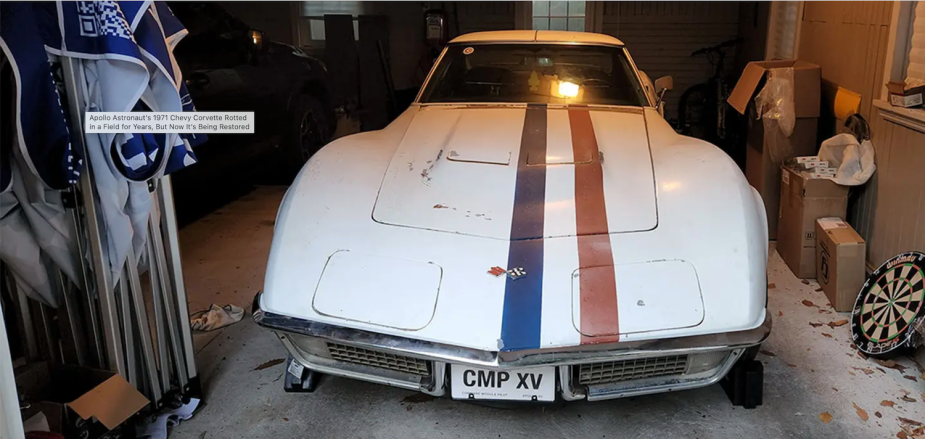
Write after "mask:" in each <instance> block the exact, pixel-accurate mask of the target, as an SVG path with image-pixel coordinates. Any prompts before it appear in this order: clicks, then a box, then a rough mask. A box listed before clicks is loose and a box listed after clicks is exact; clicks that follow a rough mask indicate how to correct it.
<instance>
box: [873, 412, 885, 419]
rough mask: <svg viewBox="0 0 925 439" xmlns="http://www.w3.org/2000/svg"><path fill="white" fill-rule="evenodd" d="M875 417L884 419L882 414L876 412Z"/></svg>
mask: <svg viewBox="0 0 925 439" xmlns="http://www.w3.org/2000/svg"><path fill="white" fill-rule="evenodd" d="M874 416H876V417H878V418H882V417H883V415H881V414H880V412H874Z"/></svg>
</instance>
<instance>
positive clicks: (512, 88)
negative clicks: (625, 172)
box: [421, 44, 648, 106]
mask: <svg viewBox="0 0 925 439" xmlns="http://www.w3.org/2000/svg"><path fill="white" fill-rule="evenodd" d="M421 102H422V103H455V102H505V103H530V104H533V103H542V104H596V105H631V106H644V105H647V102H648V101H647V100H646V97H645V94H644V92H643V90H642V87H641V86H640V84H639V78H638V77H637V76H636V73H635V71H634V70H633V67H632V65H631V64H630V61H629V59H627V57H626V53H625V52H624V50H623V48H622V47H610V46H583V45H566V44H454V45H450V46H449V47H447V49H446V54H444V56H443V58H442V59H441V60H440V63H439V64H438V65H437V67H436V69H435V70H434V73H433V76H432V77H431V79H430V81H428V83H427V86H426V88H425V89H424V93H423V94H422V95H421Z"/></svg>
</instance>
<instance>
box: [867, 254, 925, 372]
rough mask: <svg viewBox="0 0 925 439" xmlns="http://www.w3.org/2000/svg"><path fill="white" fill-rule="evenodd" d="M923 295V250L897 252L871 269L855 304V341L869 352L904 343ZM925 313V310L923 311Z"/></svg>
mask: <svg viewBox="0 0 925 439" xmlns="http://www.w3.org/2000/svg"><path fill="white" fill-rule="evenodd" d="M923 299H925V254H922V253H919V252H909V253H903V254H900V255H898V256H896V257H894V258H893V259H890V260H889V261H887V262H886V263H884V264H883V265H881V266H880V268H878V269H877V270H876V271H874V272H873V273H871V275H870V277H868V278H867V282H865V283H864V287H862V288H861V292H860V294H858V298H857V301H856V302H855V304H854V313H853V315H852V319H851V320H852V321H851V330H852V336H853V337H854V344H855V346H857V347H858V349H860V350H861V352H864V353H866V354H868V355H885V354H887V353H889V352H892V351H893V350H896V349H898V348H901V347H903V346H907V345H908V343H909V340H910V338H911V337H913V336H914V335H915V330H914V329H913V327H912V323H913V321H914V320H915V319H916V317H917V316H919V314H920V312H921V310H922V303H923V301H925V300H923ZM923 314H925V313H923Z"/></svg>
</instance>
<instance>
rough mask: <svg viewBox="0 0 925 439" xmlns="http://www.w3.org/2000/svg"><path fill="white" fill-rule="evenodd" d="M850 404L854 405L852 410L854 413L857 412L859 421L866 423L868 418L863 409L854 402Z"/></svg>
mask: <svg viewBox="0 0 925 439" xmlns="http://www.w3.org/2000/svg"><path fill="white" fill-rule="evenodd" d="M852 404H854V410H855V412H857V414H858V417H859V418H861V420H863V421H864V422H867V420H868V419H870V417H869V416H867V412H866V411H865V410H864V409H862V408H860V407H858V404H857V403H856V402H853V403H852Z"/></svg>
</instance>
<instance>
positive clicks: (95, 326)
mask: <svg viewBox="0 0 925 439" xmlns="http://www.w3.org/2000/svg"><path fill="white" fill-rule="evenodd" d="M68 194H69V196H70V197H73V198H72V200H73V203H74V208H73V209H70V210H71V224H70V225H71V232H72V234H73V237H74V242H75V243H76V244H77V245H76V251H77V254H76V255H74V260H75V261H76V262H77V263H78V266H79V270H78V271H77V274H78V275H79V276H80V282H81V286H82V287H83V288H81V290H82V292H83V294H84V300H85V303H86V311H87V315H88V317H89V322H88V323H89V324H88V325H86V326H89V331H87V335H89V339H90V340H89V341H90V343H89V344H90V347H91V348H92V349H93V352H94V353H95V354H96V366H97V367H104V366H105V364H106V358H105V352H103V344H102V341H101V339H100V315H99V311H98V310H97V307H96V306H97V305H96V302H97V301H96V296H95V292H96V288H95V286H94V285H93V283H92V282H91V281H90V274H91V273H92V270H89V271H88V269H87V264H86V260H85V259H84V244H83V239H84V238H83V235H82V234H81V233H80V231H81V230H83V228H82V221H81V218H80V203H78V202H77V200H78V198H77V194H78V191H77V190H76V189H71V190H70V191H69V192H68Z"/></svg>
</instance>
